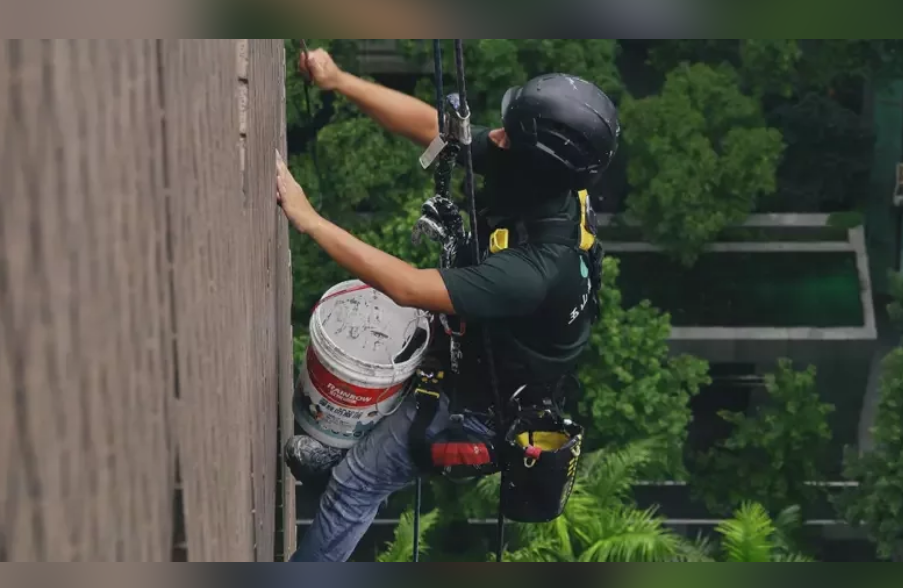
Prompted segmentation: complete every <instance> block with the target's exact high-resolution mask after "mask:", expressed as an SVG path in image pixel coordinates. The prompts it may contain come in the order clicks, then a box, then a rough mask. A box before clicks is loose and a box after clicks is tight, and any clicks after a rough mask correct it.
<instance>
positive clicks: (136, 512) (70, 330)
mask: <svg viewBox="0 0 903 588" xmlns="http://www.w3.org/2000/svg"><path fill="white" fill-rule="evenodd" d="M284 62H285V59H284V50H283V44H282V41H281V40H253V39H252V40H124V41H113V40H110V41H106V40H104V41H93V40H88V41H82V40H78V41H67V40H50V41H38V40H27V41H10V40H4V41H2V42H0V136H2V137H3V140H2V142H0V177H2V178H3V183H2V188H0V189H2V197H0V472H2V483H0V561H4V560H7V561H10V560H11V561H22V560H29V561H72V560H82V561H85V560H88V561H116V560H118V561H161V560H163V561H165V560H170V559H188V560H191V561H253V560H258V561H265V560H271V559H273V557H274V552H275V551H276V549H275V544H274V541H275V540H276V538H277V536H278V533H277V531H278V530H279V529H280V528H281V527H282V523H281V521H277V508H279V510H281V511H282V514H283V515H284V516H287V517H289V520H293V519H294V513H293V508H281V506H282V503H283V502H284V501H283V496H282V494H284V492H281V491H277V487H279V484H278V483H279V478H280V476H281V475H282V472H283V469H282V467H281V466H280V465H279V464H280V462H279V459H278V448H279V446H280V442H279V433H278V429H279V420H280V418H281V419H282V420H286V419H287V420H288V422H289V423H290V422H291V412H290V410H288V409H287V410H285V411H282V413H283V414H280V411H279V399H280V396H284V397H287V398H290V396H291V388H292V385H291V326H290V316H289V306H290V303H291V301H290V297H291V288H290V280H291V272H290V267H289V263H290V262H289V255H288V227H287V224H286V222H285V221H284V219H283V217H282V215H281V214H280V212H279V211H278V209H277V207H276V206H275V198H274V181H273V180H274V169H275V161H274V160H275V153H276V150H277V149H279V150H281V151H282V152H283V153H284V149H285V145H284V144H285V124H284V116H285V114H284V102H285V98H284ZM286 415H288V416H287V417H286ZM288 431H289V433H290V432H291V427H289V428H288ZM289 486H290V487H291V484H289ZM287 506H289V507H291V504H289V505H287ZM290 511H291V512H290ZM292 526H293V525H292ZM292 526H290V527H289V528H292ZM292 535H293V534H292V533H289V536H292ZM287 539H288V538H286V540H287ZM284 547H285V548H286V549H288V548H290V546H288V545H285V546H284Z"/></svg>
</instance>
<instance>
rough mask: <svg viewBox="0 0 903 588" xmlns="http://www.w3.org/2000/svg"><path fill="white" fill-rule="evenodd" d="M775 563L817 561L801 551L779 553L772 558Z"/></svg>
mask: <svg viewBox="0 0 903 588" xmlns="http://www.w3.org/2000/svg"><path fill="white" fill-rule="evenodd" d="M771 561H773V562H775V563H816V560H815V559H812V558H811V557H809V556H807V555H803V554H801V553H779V554H777V555H775V556H774V557H772V558H771Z"/></svg>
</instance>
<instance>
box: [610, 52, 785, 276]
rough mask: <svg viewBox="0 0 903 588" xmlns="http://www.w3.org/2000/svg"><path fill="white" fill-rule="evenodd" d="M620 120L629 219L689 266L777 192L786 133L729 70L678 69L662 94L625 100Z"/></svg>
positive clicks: (704, 66)
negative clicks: (759, 201) (768, 123)
mask: <svg viewBox="0 0 903 588" xmlns="http://www.w3.org/2000/svg"><path fill="white" fill-rule="evenodd" d="M621 115H622V124H623V128H624V138H625V141H626V143H627V145H628V147H629V149H630V157H629V160H628V167H627V177H628V181H629V182H630V186H631V194H630V198H629V199H628V202H627V206H628V214H629V215H631V216H632V217H634V218H636V219H637V220H639V221H640V223H641V224H642V226H643V232H644V234H645V235H646V238H647V239H649V240H650V241H652V242H653V243H657V244H659V245H661V246H663V247H664V248H665V249H666V250H667V251H668V252H670V253H671V254H672V255H673V256H674V257H675V258H676V259H678V260H680V261H681V262H682V263H684V264H686V265H692V264H693V263H694V262H695V261H696V259H697V257H698V256H699V254H700V253H701V252H702V250H703V249H704V247H705V245H706V244H708V243H709V242H710V241H712V240H713V239H714V238H715V237H716V236H717V235H718V234H719V233H720V232H721V231H722V230H723V229H724V228H725V227H727V226H729V225H731V224H735V223H739V222H741V221H743V220H744V219H745V218H746V216H747V215H748V214H749V213H750V212H752V211H753V209H754V208H755V204H756V201H757V199H758V198H759V197H760V196H762V195H765V194H770V193H772V192H774V190H775V188H776V184H775V171H776V169H777V165H778V161H779V159H780V156H781V153H782V151H783V143H782V140H781V134H780V133H779V132H778V131H777V130H775V129H771V128H768V127H766V126H765V120H764V117H763V115H762V112H761V109H760V107H759V102H758V101H757V100H756V99H754V98H751V97H749V96H746V95H744V94H743V93H741V92H740V90H739V88H738V85H737V75H736V72H735V71H734V70H733V69H731V68H730V67H729V66H720V67H717V68H715V67H710V66H707V65H704V64H694V65H681V66H678V67H677V68H676V69H674V70H672V71H671V72H670V73H669V74H668V76H667V78H666V80H665V85H664V88H663V89H662V92H661V93H660V94H658V95H655V96H649V97H646V98H642V99H640V100H630V99H628V100H626V101H625V103H624V105H623V108H622V110H621Z"/></svg>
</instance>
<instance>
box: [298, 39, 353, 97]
mask: <svg viewBox="0 0 903 588" xmlns="http://www.w3.org/2000/svg"><path fill="white" fill-rule="evenodd" d="M298 69H299V70H300V71H301V75H303V76H304V77H306V78H307V79H309V80H310V81H312V82H313V83H314V84H316V85H317V87H318V88H320V89H321V90H326V91H330V90H335V89H336V88H337V87H338V85H339V81H340V80H341V77H342V70H341V69H339V66H337V65H336V64H335V61H333V60H332V56H331V55H330V54H329V53H327V52H326V51H325V50H324V49H314V50H313V51H311V52H309V53H305V52H304V51H301V55H300V56H299V57H298Z"/></svg>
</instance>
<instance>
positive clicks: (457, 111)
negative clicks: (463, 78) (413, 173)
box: [420, 93, 473, 169]
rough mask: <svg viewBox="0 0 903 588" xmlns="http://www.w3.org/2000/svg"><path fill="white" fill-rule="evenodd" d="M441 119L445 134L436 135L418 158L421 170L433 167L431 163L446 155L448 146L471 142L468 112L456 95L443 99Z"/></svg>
mask: <svg viewBox="0 0 903 588" xmlns="http://www.w3.org/2000/svg"><path fill="white" fill-rule="evenodd" d="M442 118H443V121H444V122H445V124H444V125H443V126H444V127H445V132H444V133H440V134H439V135H437V136H436V138H435V139H433V141H432V142H431V143H430V144H429V146H428V147H427V148H426V151H424V152H423V154H422V155H421V156H420V166H421V167H422V168H423V169H427V168H429V167H430V166H431V165H433V162H434V161H436V158H438V157H439V156H440V155H442V154H448V151H447V150H446V148H447V147H448V146H449V145H452V146H454V147H455V148H457V147H460V146H461V145H470V144H471V142H473V134H472V132H471V129H470V112H469V111H468V112H465V111H464V105H463V104H462V102H461V97H460V96H459V95H458V93H453V94H449V95H448V96H446V97H445V101H444V103H443V112H442ZM455 151H457V149H455ZM455 154H456V153H455Z"/></svg>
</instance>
